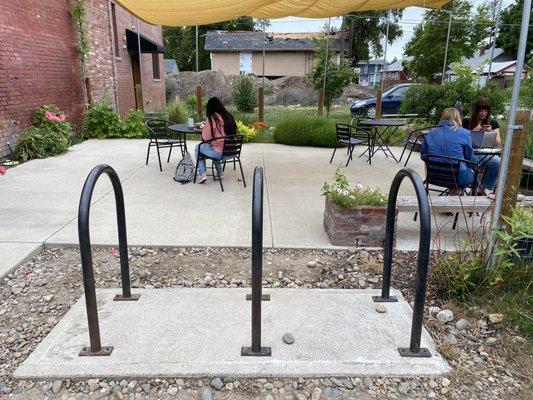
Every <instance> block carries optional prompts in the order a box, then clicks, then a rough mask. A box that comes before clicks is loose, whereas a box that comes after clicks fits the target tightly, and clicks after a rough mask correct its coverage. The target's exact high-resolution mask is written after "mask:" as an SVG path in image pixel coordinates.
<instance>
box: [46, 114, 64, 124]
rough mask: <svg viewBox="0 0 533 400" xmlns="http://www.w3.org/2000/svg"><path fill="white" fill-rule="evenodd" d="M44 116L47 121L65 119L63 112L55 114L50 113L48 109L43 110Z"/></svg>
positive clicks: (61, 120)
mask: <svg viewBox="0 0 533 400" xmlns="http://www.w3.org/2000/svg"><path fill="white" fill-rule="evenodd" d="M44 117H45V118H46V119H47V120H48V121H54V122H63V121H64V120H65V115H64V114H59V115H55V114H54V113H51V112H50V111H45V112H44Z"/></svg>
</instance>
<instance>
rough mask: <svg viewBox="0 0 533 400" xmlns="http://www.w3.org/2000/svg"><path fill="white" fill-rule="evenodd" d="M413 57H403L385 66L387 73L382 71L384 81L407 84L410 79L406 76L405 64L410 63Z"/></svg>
mask: <svg viewBox="0 0 533 400" xmlns="http://www.w3.org/2000/svg"><path fill="white" fill-rule="evenodd" d="M413 58H414V57H405V58H401V59H399V60H394V61H393V62H391V63H390V64H389V65H388V66H387V71H386V72H385V71H383V72H384V74H385V76H384V79H385V81H394V82H396V81H398V82H408V81H410V80H411V78H410V77H409V76H408V75H407V72H406V71H405V68H404V66H405V64H407V63H408V62H410V61H412V60H413Z"/></svg>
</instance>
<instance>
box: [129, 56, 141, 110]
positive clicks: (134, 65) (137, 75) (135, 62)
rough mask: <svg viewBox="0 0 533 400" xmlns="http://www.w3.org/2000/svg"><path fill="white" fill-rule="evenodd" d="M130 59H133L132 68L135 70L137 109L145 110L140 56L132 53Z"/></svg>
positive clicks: (134, 83) (134, 84)
mask: <svg viewBox="0 0 533 400" xmlns="http://www.w3.org/2000/svg"><path fill="white" fill-rule="evenodd" d="M130 58H131V67H132V70H133V90H134V93H135V108H136V109H137V110H144V107H143V92H142V84H141V67H140V64H139V54H138V53H130Z"/></svg>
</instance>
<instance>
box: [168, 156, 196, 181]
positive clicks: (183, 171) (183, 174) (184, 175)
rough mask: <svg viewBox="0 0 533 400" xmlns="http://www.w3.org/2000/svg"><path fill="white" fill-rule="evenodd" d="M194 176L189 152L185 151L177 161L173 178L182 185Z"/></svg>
mask: <svg viewBox="0 0 533 400" xmlns="http://www.w3.org/2000/svg"><path fill="white" fill-rule="evenodd" d="M193 178H194V162H193V161H192V157H191V155H190V154H189V153H185V155H184V156H183V158H182V159H181V160H180V162H179V163H178V166H177V167H176V172H174V178H173V179H174V180H175V181H176V182H180V183H181V184H182V185H183V184H185V183H189V182H191V181H192V180H193Z"/></svg>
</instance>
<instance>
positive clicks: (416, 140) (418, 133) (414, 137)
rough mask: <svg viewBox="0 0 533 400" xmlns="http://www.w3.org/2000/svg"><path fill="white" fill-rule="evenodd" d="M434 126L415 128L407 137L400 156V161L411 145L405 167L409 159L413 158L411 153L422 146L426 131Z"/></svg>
mask: <svg viewBox="0 0 533 400" xmlns="http://www.w3.org/2000/svg"><path fill="white" fill-rule="evenodd" d="M431 128H433V127H432V126H429V127H427V128H423V129H414V130H413V131H411V133H410V134H409V136H408V137H407V139H405V145H404V146H403V151H402V155H401V156H400V159H399V160H398V161H399V162H402V159H403V155H404V154H405V151H406V150H407V148H408V147H409V154H408V155H407V159H406V160H405V164H404V167H407V163H408V162H409V159H410V158H411V154H413V151H414V150H415V148H417V147H418V148H420V146H422V143H424V138H425V136H426V131H429V130H430V129H431Z"/></svg>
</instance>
